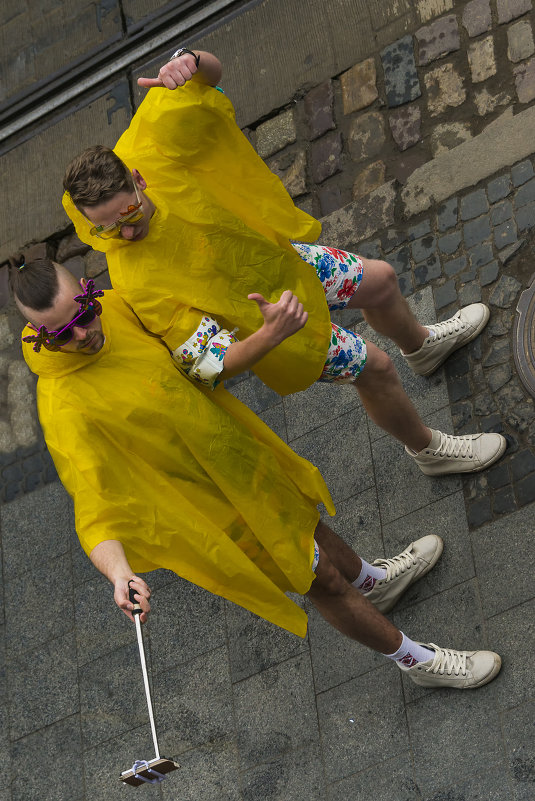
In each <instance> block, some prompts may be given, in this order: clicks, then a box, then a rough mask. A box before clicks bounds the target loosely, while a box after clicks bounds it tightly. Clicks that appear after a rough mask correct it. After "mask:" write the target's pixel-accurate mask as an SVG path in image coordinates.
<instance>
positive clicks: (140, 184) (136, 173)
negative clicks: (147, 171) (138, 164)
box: [132, 168, 147, 192]
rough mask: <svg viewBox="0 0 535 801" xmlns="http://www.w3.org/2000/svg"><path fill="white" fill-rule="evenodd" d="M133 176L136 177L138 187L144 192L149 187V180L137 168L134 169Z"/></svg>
mask: <svg viewBox="0 0 535 801" xmlns="http://www.w3.org/2000/svg"><path fill="white" fill-rule="evenodd" d="M132 178H133V179H134V181H135V183H136V185H137V187H138V189H141V191H142V192H143V191H144V190H145V189H146V188H147V182H146V180H145V179H144V178H143V176H142V175H141V173H140V172H139V170H136V169H135V168H134V169H133V170H132Z"/></svg>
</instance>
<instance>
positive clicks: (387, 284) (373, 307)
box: [347, 259, 428, 353]
mask: <svg viewBox="0 0 535 801" xmlns="http://www.w3.org/2000/svg"><path fill="white" fill-rule="evenodd" d="M362 262H363V264H364V273H363V276H362V280H361V282H360V285H359V288H358V290H357V291H356V292H355V294H354V295H353V297H352V298H351V300H350V301H349V303H348V305H347V308H349V309H362V313H363V315H364V318H365V320H366V322H367V323H368V324H369V325H371V327H372V328H373V329H374V331H377V332H378V333H379V334H383V335H384V336H387V337H389V339H391V340H392V341H393V342H395V343H396V345H397V346H398V348H401V350H402V351H403V353H413V351H415V350H418V349H419V348H420V347H421V346H422V344H423V342H424V339H425V338H426V337H427V336H428V331H427V328H425V327H424V326H423V325H420V323H419V322H418V321H417V320H416V318H415V316H414V314H413V313H412V312H411V310H410V309H409V306H408V303H407V301H406V300H405V298H404V297H403V295H402V294H401V292H400V289H399V284H398V279H397V276H396V274H395V272H394V270H393V269H392V267H391V266H390V265H389V264H387V262H385V261H378V260H375V259H362Z"/></svg>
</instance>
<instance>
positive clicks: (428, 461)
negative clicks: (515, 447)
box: [405, 429, 507, 476]
mask: <svg viewBox="0 0 535 801" xmlns="http://www.w3.org/2000/svg"><path fill="white" fill-rule="evenodd" d="M431 434H432V436H431V442H430V443H429V445H428V446H427V448H423V449H422V450H421V451H418V453H414V451H411V450H410V448H407V447H406V446H405V451H406V452H407V453H408V454H409V456H412V458H413V459H414V461H415V462H416V464H417V465H418V467H419V468H420V470H421V471H422V473H425V475H426V476H441V475H448V474H450V473H477V471H478V470H484V469H485V468H486V467H489V466H490V465H491V464H494V462H496V461H497V460H498V459H499V458H500V457H501V456H503V454H504V452H505V449H506V447H507V440H506V439H505V437H502V435H501V434H464V435H463V436H459V437H456V436H453V434H443V433H442V431H435V430H434V429H431Z"/></svg>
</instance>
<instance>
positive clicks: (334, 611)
mask: <svg viewBox="0 0 535 801" xmlns="http://www.w3.org/2000/svg"><path fill="white" fill-rule="evenodd" d="M319 551H320V558H319V563H318V567H317V569H316V579H315V580H314V581H313V583H312V587H311V588H310V590H309V591H308V593H307V595H308V597H309V598H310V600H311V601H312V603H313V604H314V606H315V607H316V608H317V609H318V611H319V612H320V614H321V615H322V617H324V618H325V620H327V621H328V622H329V623H330V624H331V626H334V628H336V629H338V631H341V632H342V634H345V635H346V637H350V638H351V639H352V640H357V641H358V642H360V643H362V644H363V645H366V646H368V648H373V650H374V651H379V652H380V653H382V654H393V653H395V652H396V651H397V650H398V648H399V646H400V645H401V640H402V634H401V632H400V631H399V629H397V628H396V627H395V626H394V625H393V624H392V623H391V622H390V621H389V620H387V618H386V617H384V615H382V614H381V613H380V612H379V611H378V610H377V609H376V608H375V607H374V606H373V604H371V603H370V602H369V601H368V600H367V599H366V598H364V596H363V595H362V594H361V593H360V592H359V591H358V590H357V589H355V587H353V586H352V585H351V584H350V583H349V581H348V580H347V579H346V578H344V576H343V575H342V574H341V572H340V571H339V570H338V568H336V567H335V566H334V565H333V563H332V562H331V560H330V559H329V557H328V555H327V553H326V551H325V550H324V549H323V548H322V546H321V545H319Z"/></svg>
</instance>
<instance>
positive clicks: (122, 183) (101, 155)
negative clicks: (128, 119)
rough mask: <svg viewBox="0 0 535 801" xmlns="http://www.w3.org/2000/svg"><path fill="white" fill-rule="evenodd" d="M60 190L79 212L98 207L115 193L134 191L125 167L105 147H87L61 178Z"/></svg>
mask: <svg viewBox="0 0 535 801" xmlns="http://www.w3.org/2000/svg"><path fill="white" fill-rule="evenodd" d="M63 188H64V189H65V191H66V192H68V193H69V195H70V196H71V200H72V202H73V203H74V205H75V206H76V207H77V208H78V209H82V208H83V207H84V206H98V204H99V203H102V202H103V201H104V200H108V198H110V197H113V196H114V195H116V194H117V193H118V192H123V191H130V190H133V188H134V182H133V180H132V175H131V173H130V170H129V169H128V167H127V166H126V164H125V163H124V162H123V161H121V159H120V158H119V157H118V156H116V155H115V153H114V152H113V150H111V148H109V147H105V145H93V147H88V148H87V150H84V152H83V153H80V155H79V156H77V157H76V158H75V159H73V160H72V161H71V163H70V164H69V166H68V167H67V170H66V171H65V176H64V178H63Z"/></svg>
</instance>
